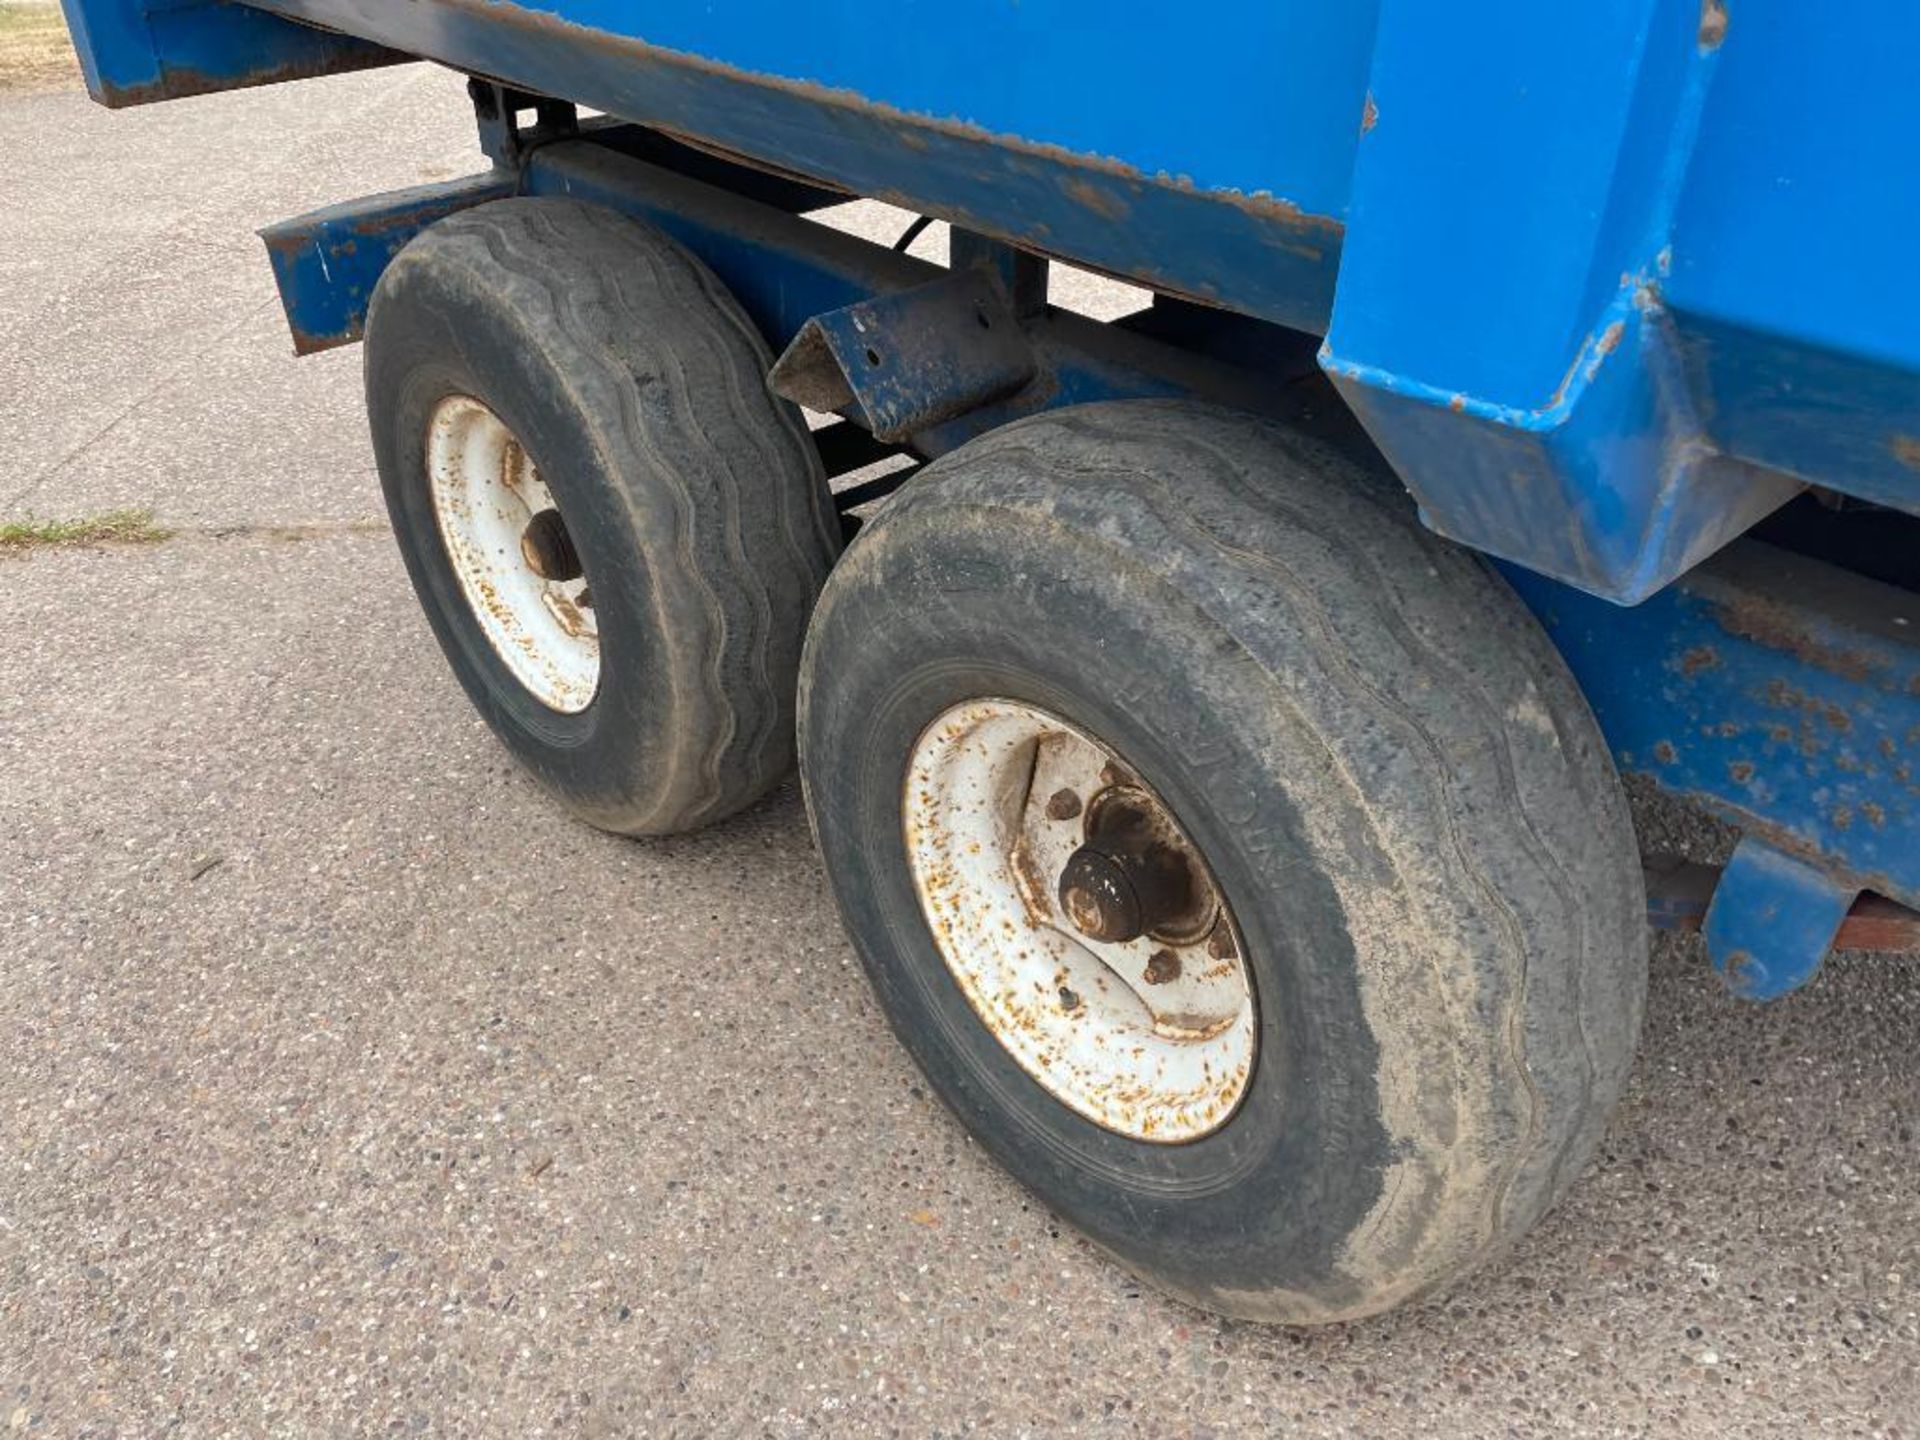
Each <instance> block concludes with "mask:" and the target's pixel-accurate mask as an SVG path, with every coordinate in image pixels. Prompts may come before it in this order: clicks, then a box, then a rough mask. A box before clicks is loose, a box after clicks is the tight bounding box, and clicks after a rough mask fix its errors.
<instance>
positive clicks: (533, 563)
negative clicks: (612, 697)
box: [426, 395, 600, 715]
mask: <svg viewBox="0 0 1920 1440" xmlns="http://www.w3.org/2000/svg"><path fill="white" fill-rule="evenodd" d="M426 448H427V480H428V485H429V487H430V489H431V491H432V495H433V513H434V518H435V520H436V522H437V524H438V525H439V529H440V538H441V541H442V542H443V543H444V545H445V546H446V551H447V558H448V560H449V561H450V562H451V563H452V566H453V573H454V575H455V577H456V578H457V579H458V580H459V582H460V591H461V594H462V595H463V596H464V597H465V599H466V602H467V606H468V608H469V609H470V610H471V611H472V612H473V616H474V619H475V621H476V622H477V623H478V624H479V626H480V629H481V631H482V633H483V634H485V635H486V637H487V641H488V643H489V644H491V645H492V647H493V650H494V653H495V654H496V655H498V656H499V657H500V660H501V662H502V663H503V664H505V665H506V667H507V669H508V670H510V671H511V672H512V673H513V676H514V678H515V679H516V680H518V681H519V682H520V683H521V684H522V685H523V686H525V687H526V689H527V690H528V691H529V692H531V693H532V694H533V696H534V697H535V698H536V699H538V700H539V701H540V703H541V704H543V705H545V706H547V707H548V708H549V709H552V710H558V711H560V712H562V713H563V714H569V715H572V714H578V713H579V712H580V711H582V710H585V709H586V708H587V706H588V705H590V704H592V703H593V697H594V695H595V694H596V693H597V692H598V691H599V688H600V631H599V626H598V624H597V623H596V620H595V616H594V612H593V597H592V595H591V593H590V592H589V590H588V588H587V583H586V579H585V576H584V575H583V574H582V573H581V567H580V560H579V556H578V554H577V552H576V551H575V550H574V548H573V541H572V537H571V536H570V535H569V534H568V532H567V528H566V522H565V521H564V520H562V519H561V516H560V510H559V507H558V506H557V505H555V503H554V499H553V494H552V492H551V491H549V490H548V489H547V485H546V482H545V481H544V480H543V479H542V478H541V476H540V472H539V470H538V469H537V468H536V467H535V465H534V463H533V460H532V458H531V457H530V456H529V455H528V454H527V452H526V449H525V448H524V447H523V446H522V445H521V444H520V442H519V440H518V439H517V438H515V436H514V434H513V432H512V431H511V430H509V429H508V428H507V426H506V425H505V423H504V422H502V421H501V419H500V417H499V416H497V415H495V414H494V413H493V411H492V410H491V409H489V408H488V407H487V406H486V405H485V404H483V403H482V402H480V401H478V400H476V399H474V398H473V397H472V396H470V395H449V396H448V397H446V398H445V399H444V400H442V401H441V402H440V403H439V404H438V405H437V406H435V407H434V412H433V415H432V418H431V419H430V420H429V421H428V422H427V446H426Z"/></svg>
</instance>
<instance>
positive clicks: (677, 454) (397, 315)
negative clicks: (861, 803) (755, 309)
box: [365, 199, 839, 835]
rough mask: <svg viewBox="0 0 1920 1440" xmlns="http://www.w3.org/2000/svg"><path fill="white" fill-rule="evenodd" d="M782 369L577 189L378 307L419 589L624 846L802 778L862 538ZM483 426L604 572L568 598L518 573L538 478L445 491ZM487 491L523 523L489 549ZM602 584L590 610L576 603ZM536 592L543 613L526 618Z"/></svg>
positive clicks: (650, 247) (393, 445)
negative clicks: (842, 531) (816, 650)
mask: <svg viewBox="0 0 1920 1440" xmlns="http://www.w3.org/2000/svg"><path fill="white" fill-rule="evenodd" d="M771 363H772V357H771V355H770V354H769V353H768V350H767V346H766V343H765V341H764V340H763V339H762V338H761V336H760V335H759V333H758V332H757V331H755V330H754V328H753V326H752V325H751V323H750V322H749V321H748V320H747V318H746V316H745V315H744V313H743V312H742V311H741V309H740V307H739V305H738V304H737V303H736V302H735V301H734V299H733V297H732V296H731V295H730V294H728V293H727V291H726V290H725V288H724V287H723V286H722V285H721V284H720V282H719V281H718V280H717V279H716V278H715V277H714V276H713V274H712V273H711V272H710V271H708V270H707V269H706V267H705V266H704V265H702V264H701V263H700V262H699V261H698V260H697V259H695V258H694V257H693V256H692V255H691V254H689V253H688V252H687V251H686V250H684V249H683V248H681V247H680V246H679V245H678V244H676V243H674V242H673V241H672V240H670V239H668V238H667V237H666V236H664V235H662V234H660V233H658V232H656V231H654V230H651V229H649V228H647V227H645V226H643V225H640V224H638V223H636V222H634V221H632V220H629V219H626V218H625V217H623V216H620V215H617V214H615V213H613V212H611V211H607V210H603V209H599V208H597V207H594V206H589V205H585V204H580V203H577V202H574V201H569V200H552V199H512V200H501V201H496V202H494V203H492V204H487V205H482V206H478V207H476V208H474V209H472V210H468V211H464V212H462V213H460V214H458V215H454V216H451V217H449V218H448V219H446V220H442V221H440V222H439V223H437V224H435V225H433V226H431V227H430V228H429V229H427V230H426V231H425V232H424V233H422V234H421V235H420V236H418V237H417V238H416V239H414V240H413V241H412V242H411V243H410V244H409V245H407V247H406V248H405V249H404V250H402V251H401V252H400V254H399V255H398V256H396V257H395V259H394V260H393V262H392V264H390V265H389V266H388V267H387V270H386V272H385V273H384V275H383V276H382V277H381V280H380V283H379V285H378V286H377V287H376V289H375V291H374V295H373V299H372V303H371V305H370V307H369V310H368V315H367V330H366V356H365V364H366V387H367V410H368V415H369V418H370V420H371V424H372V430H373V444H374V454H375V458H376V460H377V462H378V465H379V470H380V479H381V485H382V487H383V489H384V490H385V492H386V498H387V507H388V511H389V513H390V515H391V516H392V520H393V526H394V532H395V534H396V536H397V537H398V539H399V542H400V548H401V553H402V555H403V556H404V557H405V560H406V565H407V571H408V574H409V575H410V576H411V577H412V580H413V584H414V589H415V591H416V593H417V594H418V595H419V598H420V602H421V604H422V606H423V607H424V608H425V610H426V613H427V618H428V620H429V621H430V622H431V623H432V626H433V630H434V633H435V635H436V636H437V637H438V639H439V641H440V645H441V648H442V650H444V651H445V653H446V656H447V659H448V661H449V663H450V664H451V665H452V666H453V670H454V673H455V675H456V676H458V677H459V680H460V683H461V684H462V686H464V687H465V689H466V691H467V694H468V696H469V697H470V698H471V699H472V701H473V703H474V705H475V707H476V708H477V709H478V710H479V711H480V713H481V715H483V716H484V717H485V718H486V720H487V723H488V724H489V725H490V726H491V727H492V728H493V731H494V733H495V734H496V735H497V736H499V738H500V740H501V741H502V742H503V743H504V744H505V745H506V747H507V748H508V749H509V750H510V751H512V752H513V754H514V755H515V757H516V758H518V759H519V760H520V762H521V763H522V764H523V765H525V766H526V768H527V769H528V770H529V771H531V772H532V773H533V775H534V776H535V777H536V778H537V779H539V781H540V782H541V783H542V784H543V785H544V786H545V787H546V788H547V789H548V790H549V791H551V792H552V793H553V794H554V795H555V796H557V797H558V798H559V799H560V800H561V801H562V803H564V804H565V805H567V807H568V808H569V809H571V810H572V811H573V812H574V813H575V814H577V815H579V816H580V817H581V818H583V819H585V820H587V821H589V822H590V823H592V824H594V825H598V826H600V827H602V828H603V829H607V830H615V831H620V832H624V833H627V834H636V835H658V834H665V833H670V832H673V831H678V830H685V829H688V828H690V827H693V826H697V825H702V824H706V823H709V822H711V821H714V820H718V819H720V818H722V817H723V816H726V815H729V814H732V813H733V812H735V811H737V810H739V809H741V808H743V807H744V806H746V805H749V804H751V803H752V802H753V801H754V800H756V799H758V798H759V797H760V796H761V795H763V794H764V793H765V792H766V791H767V790H768V789H769V788H771V787H772V786H773V785H774V784H776V783H777V782H778V781H779V780H780V779H781V778H782V777H783V776H784V775H785V774H787V773H788V771H789V770H790V768H791V766H792V763H793V704H794V701H793V694H794V677H795V673H796V671H797V668H798V664H799V656H800V649H801V644H802V641H803V639H804V635H805V628H806V621H807V616H808V613H809V611H810V610H811V608H812V605H813V601H814V598H815V596H816V595H817V594H818V593H819V589H820V586H821V584H822V582H823V581H824V580H825V578H826V575H827V571H828V570H829V569H830V568H831V566H832V564H833V561H834V557H835V555H836V554H837V552H838V548H839V538H838V527H837V522H836V520H835V517H834V513H833V508H832V500H831V497H830V496H829V494H828V491H827V485H826V478H825V475H824V473H823V472H822V470H821V466H820V461H819V456H818V454H817V452H816V451H815V449H814V447H813V445H812V443H811V441H810V440H809V439H808V437H807V433H806V429H805V427H804V425H803V424H802V422H801V420H800V416H799V412H798V411H797V410H796V409H795V408H794V407H793V406H792V405H790V404H787V403H786V402H785V401H782V400H779V399H777V398H775V397H774V396H773V395H771V394H770V393H769V392H768V391H767V388H766V384H765V378H764V377H765V375H766V372H767V370H768V368H769V367H770V365H771ZM469 402H471V403H469ZM463 417H465V418H466V419H468V420H473V421H474V423H476V424H478V425H479V426H480V427H481V429H482V430H483V431H484V430H485V427H486V426H487V425H489V424H490V423H494V422H497V424H498V425H499V426H501V427H504V432H505V433H506V434H507V437H508V441H510V442H511V445H509V446H508V448H507V451H506V453H508V454H510V455H517V456H518V458H519V460H520V461H521V462H524V461H525V460H526V459H529V458H530V460H531V462H532V467H533V471H534V473H535V475H536V477H537V479H536V481H535V482H534V483H536V484H538V485H540V486H541V487H542V491H541V501H540V503H541V504H543V505H544V504H545V503H546V499H547V492H550V495H551V502H552V505H553V508H554V509H556V510H557V512H558V516H559V517H560V518H559V521H556V522H555V523H554V524H553V525H552V526H551V527H550V528H551V529H553V530H556V531H558V532H559V533H560V535H561V536H563V537H564V538H565V540H566V541H568V542H570V544H571V551H567V550H566V549H564V547H563V548H562V551H561V553H562V554H563V555H565V556H566V558H567V560H568V561H569V562H571V561H572V560H573V559H574V558H575V553H576V552H577V565H571V566H570V570H571V571H574V572H584V573H583V574H581V575H578V576H577V578H576V579H574V580H573V581H572V582H571V585H570V586H569V588H568V591H567V593H566V594H560V595H556V596H555V597H553V599H552V601H551V602H549V601H548V600H547V597H546V595H545V592H544V591H543V590H542V589H541V586H542V585H544V584H545V582H544V580H535V581H529V580H528V579H527V577H526V576H525V575H524V574H522V573H520V572H519V570H518V569H517V568H516V567H518V566H519V565H520V563H521V561H520V558H519V555H518V553H517V552H518V550H519V549H520V548H521V547H520V546H519V545H518V544H517V543H515V541H516V532H517V527H519V526H522V525H525V524H526V523H527V520H528V516H527V512H526V510H525V509H524V508H522V503H521V502H522V498H523V497H522V496H521V490H522V489H524V488H525V486H524V484H523V483H522V482H521V481H519V480H517V479H515V478H514V477H513V476H512V475H509V476H508V477H507V480H506V481H504V482H501V483H493V480H494V478H497V477H490V476H488V475H486V474H481V475H480V476H479V479H478V480H474V481H472V484H471V485H470V486H469V491H471V493H469V492H468V491H462V492H459V493H457V494H454V497H453V498H452V499H451V500H449V499H447V498H446V496H447V495H448V493H449V490H448V485H449V484H450V483H451V482H448V481H447V480H446V478H445V477H446V475H447V474H448V473H452V474H455V475H456V476H460V475H464V474H465V473H466V471H467V470H471V469H473V468H474V467H473V465H472V464H470V463H469V461H468V459H467V458H466V457H467V456H468V454H469V453H470V452H471V451H472V449H473V447H472V446H469V447H468V448H467V449H466V450H461V451H456V452H451V453H453V455H454V458H453V459H452V460H446V461H443V459H442V458H441V452H442V451H445V450H446V448H447V447H446V446H445V445H442V447H441V450H440V451H436V450H435V448H434V447H435V441H434V436H435V435H436V433H438V432H437V431H436V426H437V427H438V431H445V429H446V428H447V425H448V423H450V419H451V421H461V420H462V418H463ZM475 417H478V418H477V419H475ZM488 417H491V421H490V420H489V419H488ZM505 443H506V442H500V443H498V444H496V445H495V447H494V448H495V449H496V450H498V449H500V447H501V444H505ZM514 446H517V447H518V450H517V451H516V450H514V449H513V447H514ZM503 463H504V462H503ZM463 466H464V467H465V469H464V470H463V469H462V468H461V467H463ZM436 467H438V468H436ZM480 469H481V470H484V469H485V466H484V465H481V466H480ZM436 477H438V478H436ZM463 483H465V482H463ZM437 486H438V487H439V488H436V487H437ZM475 495H478V496H481V497H483V498H485V497H499V505H498V506H497V507H496V508H498V509H501V510H502V511H503V512H511V514H510V518H509V520H507V521H503V522H500V523H494V521H493V520H492V519H491V518H489V517H490V516H491V515H492V513H493V512H492V511H486V512H485V513H483V514H482V520H483V521H484V522H485V523H476V524H474V525H472V526H471V527H470V528H472V529H473V530H474V532H475V533H474V535H472V536H465V535H463V534H462V533H461V531H460V525H461V524H465V523H466V521H467V520H468V519H469V518H470V517H471V515H472V513H473V512H474V506H475V504H476V503H478V502H477V501H475V499H474V496H475ZM436 496H438V497H440V498H436ZM456 522H459V523H456ZM561 522H564V523H561ZM503 525H504V526H505V527H506V528H504V529H503V528H502V527H503ZM527 563H529V564H531V563H532V562H531V561H528V562H527ZM516 587H517V588H516ZM581 589H584V590H585V591H586V592H587V599H588V601H589V602H590V603H589V604H588V605H587V606H585V607H584V609H583V610H582V609H580V608H579V607H575V608H573V609H570V608H569V607H571V606H572V602H573V601H574V600H577V599H578V598H580V596H579V592H580V590H581ZM503 595H504V596H505V598H504V599H503ZM515 595H520V596H522V598H523V599H525V597H527V596H531V597H532V598H531V599H526V600H525V603H524V604H518V608H517V609H516V603H517V602H515V600H514V596H515ZM543 605H544V606H545V608H546V609H548V610H551V609H554V608H555V607H556V606H557V607H558V608H559V610H560V612H561V613H562V614H563V615H566V616H569V617H570V619H571V620H578V619H579V616H580V614H581V613H584V614H585V616H586V622H587V623H586V624H585V626H584V628H585V629H586V630H589V631H591V632H592V633H593V635H594V639H595V646H596V647H597V654H594V655H579V654H573V655H570V654H569V653H567V645H566V644H565V643H563V641H564V637H560V638H555V635H554V633H553V627H552V626H551V625H549V624H548V623H547V621H546V619H545V616H544V613H543V610H542V606H543ZM567 633H568V634H570V635H574V637H575V640H576V641H577V640H578V635H577V634H575V628H574V627H573V626H572V625H571V624H570V625H569V628H568V631H567ZM580 648H581V646H580V645H579V644H575V645H574V646H573V649H574V650H579V649H580ZM556 674H557V675H558V678H557V679H556V678H552V677H554V676H555V675H556Z"/></svg>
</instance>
